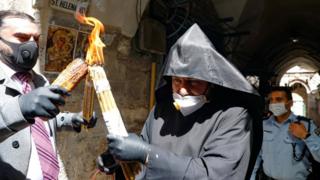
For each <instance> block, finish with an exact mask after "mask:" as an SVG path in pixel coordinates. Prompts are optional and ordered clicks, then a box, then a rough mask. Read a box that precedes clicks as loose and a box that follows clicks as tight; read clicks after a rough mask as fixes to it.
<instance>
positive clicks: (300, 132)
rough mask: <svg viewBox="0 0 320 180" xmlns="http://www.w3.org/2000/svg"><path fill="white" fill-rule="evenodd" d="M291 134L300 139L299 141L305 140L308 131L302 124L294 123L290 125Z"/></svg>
mask: <svg viewBox="0 0 320 180" xmlns="http://www.w3.org/2000/svg"><path fill="white" fill-rule="evenodd" d="M289 132H290V133H291V134H292V135H293V136H295V137H297V138H299V139H305V138H306V136H307V134H308V131H307V129H306V127H304V125H303V124H302V123H299V122H293V123H291V124H290V125H289Z"/></svg>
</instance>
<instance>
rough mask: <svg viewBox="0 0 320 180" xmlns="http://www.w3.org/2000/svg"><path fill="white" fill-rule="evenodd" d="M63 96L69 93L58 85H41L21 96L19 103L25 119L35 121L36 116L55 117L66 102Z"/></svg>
mask: <svg viewBox="0 0 320 180" xmlns="http://www.w3.org/2000/svg"><path fill="white" fill-rule="evenodd" d="M63 96H69V93H68V92H67V91H66V90H65V89H63V88H61V87H58V86H47V87H39V88H37V89H35V90H33V91H31V92H29V93H27V94H23V95H21V96H20V97H19V99H18V101H19V105H20V109H21V112H22V114H23V116H24V117H25V119H27V120H30V121H33V119H34V118H35V117H44V118H53V117H55V116H56V115H57V114H58V113H59V112H60V110H59V107H58V106H60V105H64V104H65V100H64V98H63Z"/></svg>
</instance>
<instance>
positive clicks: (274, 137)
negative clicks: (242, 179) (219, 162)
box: [251, 113, 320, 180]
mask: <svg viewBox="0 0 320 180" xmlns="http://www.w3.org/2000/svg"><path fill="white" fill-rule="evenodd" d="M296 121H298V120H297V117H296V116H295V115H294V114H293V113H291V114H290V116H289V118H288V119H287V120H286V121H284V122H283V123H281V124H279V123H278V122H277V121H276V120H275V118H274V116H271V117H270V118H269V119H267V120H265V121H264V122H263V143H262V148H261V151H260V154H259V156H258V158H257V161H256V164H255V167H254V170H253V173H252V176H251V180H254V179H255V176H256V172H257V170H258V168H259V166H260V164H261V163H262V166H263V171H264V172H265V174H266V175H267V176H269V177H272V178H274V179H278V180H293V179H294V180H305V179H307V176H308V175H309V174H310V172H309V171H308V170H309V169H311V163H310V161H309V157H310V156H311V155H312V157H313V158H314V159H315V160H316V161H318V162H320V137H319V136H318V135H317V134H316V133H315V132H314V131H315V130H316V128H317V127H316V125H315V124H314V123H313V121H310V123H311V124H310V133H311V135H310V136H309V137H308V138H307V139H305V140H300V139H298V138H296V137H294V136H293V135H292V134H291V133H290V132H289V125H290V123H292V122H296ZM300 122H301V123H303V124H304V126H305V127H306V129H308V122H306V121H300ZM292 144H296V147H295V149H296V155H297V157H300V156H301V154H302V152H303V149H304V148H305V146H306V147H307V148H308V150H309V151H308V150H307V151H306V153H305V156H304V157H303V159H302V160H301V161H296V160H295V159H294V158H293V147H292Z"/></svg>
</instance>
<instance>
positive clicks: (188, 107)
mask: <svg viewBox="0 0 320 180" xmlns="http://www.w3.org/2000/svg"><path fill="white" fill-rule="evenodd" d="M172 97H173V100H174V103H173V104H174V106H175V107H176V109H177V110H180V112H181V114H182V115H183V116H187V115H189V114H191V113H193V112H195V111H196V110H198V109H200V108H201V107H202V106H203V105H204V104H205V103H206V102H207V98H206V96H205V95H200V96H181V95H180V94H178V93H173V94H172Z"/></svg>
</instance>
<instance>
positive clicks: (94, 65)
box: [76, 14, 141, 180]
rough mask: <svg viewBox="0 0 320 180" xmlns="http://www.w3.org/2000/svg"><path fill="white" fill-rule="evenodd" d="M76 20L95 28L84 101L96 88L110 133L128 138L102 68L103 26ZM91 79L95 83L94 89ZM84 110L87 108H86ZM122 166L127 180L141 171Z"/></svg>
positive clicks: (82, 18) (135, 166)
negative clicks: (101, 34)
mask: <svg viewBox="0 0 320 180" xmlns="http://www.w3.org/2000/svg"><path fill="white" fill-rule="evenodd" d="M76 18H77V20H78V21H79V22H81V23H84V24H88V25H90V26H93V27H94V28H93V30H92V32H91V34H90V36H89V47H88V51H87V54H86V63H87V64H88V66H89V67H88V68H89V75H90V78H89V77H87V82H86V84H85V88H87V93H86V91H85V94H87V95H85V96H87V97H86V98H85V99H84V101H91V100H92V99H93V95H92V93H91V95H90V92H89V91H91V90H90V89H92V88H93V87H94V89H95V92H96V94H97V97H98V100H99V104H100V108H101V111H102V116H103V119H104V122H105V125H106V127H107V130H108V132H109V133H112V134H116V135H120V136H128V133H127V130H126V128H125V126H124V123H123V121H122V118H121V114H120V112H119V109H118V108H117V105H116V102H115V100H114V98H113V95H112V92H111V87H110V84H109V81H108V79H107V76H106V73H105V71H104V69H103V67H102V65H103V63H104V57H103V48H104V47H105V45H104V43H103V42H102V41H101V39H100V37H99V35H100V32H103V31H104V27H103V24H102V23H101V22H100V21H99V20H97V19H96V18H93V17H85V16H82V15H81V14H76ZM90 79H91V80H92V82H93V87H92V85H91V81H90ZM92 91H93V90H92ZM86 103H87V102H84V104H86ZM87 104H90V103H87ZM84 108H86V107H85V106H84ZM84 110H85V109H84ZM120 165H121V167H122V170H123V174H124V176H125V178H126V179H127V180H134V179H135V174H137V173H138V172H139V171H140V169H141V165H140V164H139V163H130V164H127V163H123V162H120Z"/></svg>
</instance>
